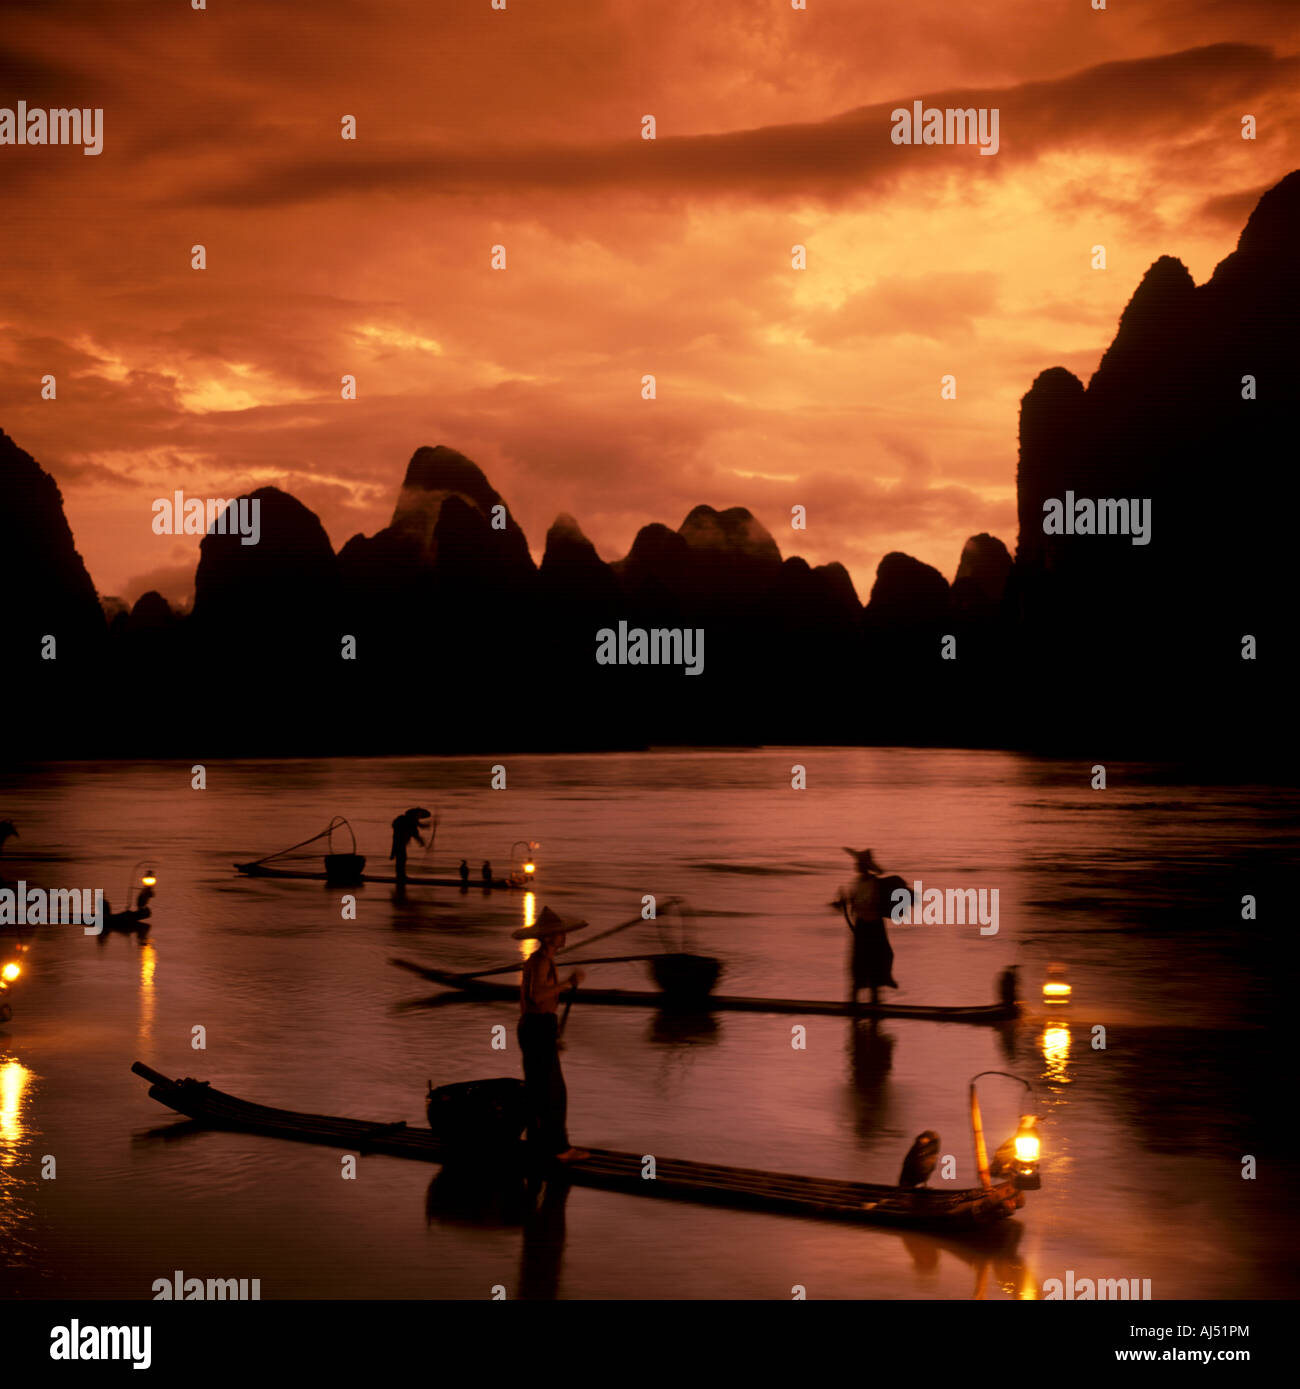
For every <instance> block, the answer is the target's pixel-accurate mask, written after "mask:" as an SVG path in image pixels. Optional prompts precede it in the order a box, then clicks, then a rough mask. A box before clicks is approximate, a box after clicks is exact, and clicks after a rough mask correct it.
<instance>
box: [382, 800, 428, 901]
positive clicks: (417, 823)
mask: <svg viewBox="0 0 1300 1389" xmlns="http://www.w3.org/2000/svg"><path fill="white" fill-rule="evenodd" d="M428 818H429V812H428V811H427V810H425V809H424V808H423V807H422V806H418V805H417V806H414V807H413V808H412V809H410V810H407V811H404V812H403V813H402V814H401V815H399V816H398V817H397V818H396V819H395V820H394V821H393V848H392V852H391V853H390V854H389V855H388V857H389V858H391V859H396V860H397V881H398V882H399V883H405V882H406V846H407V845H408V844H409V843H410V842H411V840H412V839H414V840H415V842H416V843H417V844H420V845H423V843H424V840H423V839H421V838H420V830H421V828H422V827H423V825H424V823H425V822H426V821H427V820H428Z"/></svg>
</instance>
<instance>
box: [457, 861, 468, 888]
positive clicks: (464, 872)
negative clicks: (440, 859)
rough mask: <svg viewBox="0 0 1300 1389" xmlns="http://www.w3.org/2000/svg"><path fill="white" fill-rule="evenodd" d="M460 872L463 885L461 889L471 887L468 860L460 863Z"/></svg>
mask: <svg viewBox="0 0 1300 1389" xmlns="http://www.w3.org/2000/svg"><path fill="white" fill-rule="evenodd" d="M459 872H460V885H461V887H468V886H469V861H468V860H467V859H461V861H460V869H459Z"/></svg>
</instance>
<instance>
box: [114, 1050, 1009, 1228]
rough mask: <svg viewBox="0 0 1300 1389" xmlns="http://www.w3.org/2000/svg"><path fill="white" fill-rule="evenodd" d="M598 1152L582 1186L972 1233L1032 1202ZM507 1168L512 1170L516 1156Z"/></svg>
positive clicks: (153, 1084) (156, 1075) (176, 1097)
mask: <svg viewBox="0 0 1300 1389" xmlns="http://www.w3.org/2000/svg"><path fill="white" fill-rule="evenodd" d="M131 1069H132V1071H134V1072H135V1074H136V1075H138V1076H142V1077H143V1078H144V1079H145V1080H147V1081H149V1083H150V1089H149V1096H150V1098H151V1099H155V1100H157V1101H158V1102H159V1103H160V1104H163V1105H166V1106H167V1107H168V1108H169V1109H174V1110H176V1112H177V1113H179V1114H184V1115H186V1116H187V1117H189V1118H191V1119H194V1120H197V1121H198V1122H200V1123H203V1124H207V1125H210V1126H211V1127H213V1128H221V1129H235V1130H241V1131H245V1132H250V1133H260V1134H265V1135H267V1136H268V1137H272V1138H288V1139H293V1140H295V1141H297V1142H301V1143H320V1144H325V1145H327V1146H329V1147H333V1148H349V1149H355V1150H356V1151H357V1152H358V1153H362V1154H365V1153H384V1154H388V1155H389V1156H392V1157H405V1158H416V1159H418V1160H420V1161H422V1162H435V1163H444V1162H446V1161H447V1159H448V1157H449V1156H450V1153H449V1150H448V1148H447V1147H446V1145H444V1144H442V1143H440V1142H439V1141H438V1140H437V1139H436V1138H435V1137H434V1135H433V1134H432V1133H431V1132H428V1131H426V1130H423V1129H418V1128H411V1127H408V1126H407V1124H406V1122H405V1121H404V1120H402V1121H399V1122H397V1123H395V1124H383V1123H367V1122H365V1121H363V1120H359V1119H339V1118H334V1117H331V1116H329V1115H325V1114H303V1113H299V1112H297V1111H295V1110H291V1109H272V1108H269V1107H268V1106H266V1105H259V1104H250V1103H249V1102H248V1101H247V1100H241V1099H238V1098H236V1097H235V1096H234V1095H228V1094H226V1093H225V1092H224V1091H222V1090H217V1089H214V1088H213V1087H212V1086H211V1085H209V1084H208V1082H207V1081H203V1080H192V1079H190V1078H188V1077H187V1078H186V1079H184V1080H172V1079H170V1078H169V1077H168V1076H165V1075H163V1074H162V1073H161V1072H160V1071H155V1070H154V1069H153V1068H152V1067H150V1066H146V1065H145V1064H144V1063H143V1062H142V1061H137V1062H135V1063H134V1064H133V1065H132V1067H131ZM515 1146H516V1149H517V1152H516V1153H515V1154H507V1155H506V1156H507V1158H508V1159H509V1158H512V1157H513V1158H517V1166H518V1170H519V1171H520V1172H522V1171H523V1170H524V1167H525V1163H524V1145H523V1144H522V1143H519V1144H516V1145H515ZM590 1151H591V1157H590V1158H588V1159H587V1160H586V1161H584V1162H575V1163H569V1164H567V1165H566V1166H565V1168H564V1171H565V1172H566V1174H567V1175H568V1178H569V1180H570V1181H571V1182H573V1184H574V1185H576V1186H590V1187H599V1188H602V1189H604V1190H607V1191H621V1192H625V1193H627V1194H629V1195H636V1196H657V1197H660V1198H661V1199H664V1200H677V1201H696V1202H701V1203H703V1204H706V1205H716V1206H739V1207H747V1208H750V1209H756V1210H766V1211H775V1212H779V1213H783V1214H788V1215H803V1216H811V1217H816V1218H819V1219H827V1220H847V1221H855V1222H857V1223H860V1224H866V1225H890V1226H896V1227H902V1228H907V1229H922V1230H924V1229H929V1230H936V1231H944V1232H950V1233H952V1232H965V1233H969V1232H971V1231H980V1230H984V1229H987V1228H989V1227H993V1226H996V1225H997V1223H998V1222H1000V1221H1001V1220H1003V1219H1005V1218H1006V1217H1007V1216H1010V1215H1011V1214H1012V1213H1013V1212H1014V1211H1016V1210H1017V1209H1019V1207H1020V1206H1022V1205H1023V1204H1024V1196H1023V1194H1022V1193H1021V1192H1019V1191H1018V1190H1017V1189H1016V1186H1015V1184H1014V1183H1013V1182H1002V1183H999V1184H996V1185H994V1186H992V1187H989V1188H984V1187H975V1188H972V1189H970V1190H964V1191H932V1190H930V1189H928V1188H920V1189H917V1190H909V1189H907V1188H905V1187H898V1186H883V1185H880V1184H878V1183H874V1182H845V1181H837V1180H835V1179H833V1178H824V1177H801V1176H795V1175H792V1174H789V1173H785V1172H763V1171H760V1170H758V1169H756V1168H750V1167H723V1166H719V1165H717V1164H715V1163H707V1162H685V1161H681V1160H679V1159H676V1158H661V1157H657V1156H656V1158H655V1175H654V1177H653V1178H646V1177H645V1176H643V1175H642V1174H643V1171H644V1169H645V1158H644V1157H643V1156H642V1155H640V1154H636V1153H621V1152H616V1151H615V1150H613V1149H610V1148H592V1149H591V1150H590ZM506 1166H507V1170H508V1169H509V1166H510V1163H509V1162H507V1164H506Z"/></svg>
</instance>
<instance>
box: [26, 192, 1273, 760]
mask: <svg viewBox="0 0 1300 1389" xmlns="http://www.w3.org/2000/svg"><path fill="white" fill-rule="evenodd" d="M1298 247H1300V172H1297V173H1293V174H1291V175H1289V176H1288V177H1287V178H1285V179H1284V180H1283V181H1282V182H1281V183H1279V184H1278V185H1277V186H1276V187H1275V188H1273V189H1271V190H1270V191H1269V192H1268V193H1267V194H1265V195H1264V197H1263V198H1262V199H1261V200H1260V202H1259V204H1258V206H1257V208H1256V209H1255V212H1254V213H1253V214H1252V216H1251V218H1250V220H1249V222H1248V224H1247V226H1246V228H1245V230H1244V231H1243V233H1242V235H1241V238H1240V241H1239V243H1238V247H1237V250H1236V251H1235V252H1233V253H1232V254H1231V255H1230V256H1228V257H1227V258H1226V259H1225V260H1224V261H1222V262H1221V263H1220V265H1219V266H1218V267H1217V269H1216V270H1215V272H1214V274H1213V276H1212V277H1211V279H1210V280H1209V281H1208V282H1207V283H1206V284H1204V285H1202V286H1199V287H1198V286H1196V285H1195V284H1194V283H1193V281H1192V278H1191V276H1190V274H1189V273H1188V271H1187V269H1186V268H1185V267H1184V266H1183V265H1182V263H1181V262H1180V261H1177V260H1174V259H1172V258H1171V257H1168V256H1162V257H1161V258H1160V259H1159V260H1157V261H1156V262H1155V264H1154V265H1152V267H1151V268H1150V270H1148V272H1147V273H1146V275H1145V276H1144V278H1143V280H1142V282H1141V284H1140V285H1139V286H1138V288H1137V290H1136V292H1135V293H1134V295H1133V298H1132V299H1131V300H1130V302H1129V304H1128V307H1127V308H1126V309H1125V310H1124V313H1123V315H1122V317H1121V319H1120V323H1119V328H1118V332H1117V333H1116V336H1115V340H1114V342H1113V343H1112V344H1111V346H1110V348H1109V349H1108V350H1107V352H1106V353H1105V355H1104V357H1103V358H1102V360H1101V363H1100V366H1099V367H1098V369H1097V371H1096V372H1095V373H1094V375H1093V376H1092V378H1091V380H1090V382H1089V383H1088V385H1087V386H1086V387H1085V386H1084V384H1083V383H1082V382H1081V381H1079V380H1078V379H1077V378H1076V377H1075V376H1073V375H1072V374H1071V373H1069V372H1068V371H1065V370H1064V369H1062V368H1060V367H1053V368H1051V369H1049V370H1047V371H1044V372H1043V373H1042V374H1041V375H1040V376H1039V377H1038V378H1037V380H1035V382H1034V383H1033V386H1032V387H1031V389H1030V390H1029V392H1028V393H1027V394H1026V395H1025V397H1024V399H1023V401H1022V402H1021V417H1020V461H1019V470H1018V476H1017V490H1018V514H1019V538H1018V542H1017V545H1016V552H1015V558H1014V561H1013V559H1012V557H1011V555H1010V553H1009V552H1008V550H1007V547H1006V546H1005V545H1004V544H1003V542H1002V541H1001V540H998V539H997V538H995V537H993V536H990V535H987V534H980V535H976V536H973V537H972V538H971V539H970V540H968V541H967V543H966V545H965V547H964V549H963V551H962V554H961V557H960V562H959V564H958V567H957V571H956V578H955V580H954V582H953V584H952V585H951V586H950V585H949V584H948V583H947V581H946V580H945V579H944V577H943V575H942V574H941V573H939V571H938V570H936V569H934V568H932V567H930V566H929V565H926V564H922V563H921V562H920V561H918V560H916V559H913V558H911V557H910V556H908V555H905V554H901V553H897V552H891V553H889V554H886V555H885V557H884V558H883V559H882V560H881V562H880V565H879V567H878V569H877V572H876V576H875V582H874V584H873V586H872V590H871V593H870V595H869V598H868V601H867V603H866V605H865V607H864V606H863V604H862V603H861V601H860V600H859V598H858V595H857V594H856V592H855V591H854V587H853V584H852V581H851V580H850V578H849V575H848V573H847V572H846V571H845V569H844V568H843V567H842V566H841V565H838V564H830V565H822V566H818V567H816V568H813V567H811V566H809V565H808V564H807V563H806V562H805V561H804V560H802V559H800V558H798V557H797V556H790V557H785V558H783V557H782V555H781V552H780V550H779V548H778V546H777V544H776V541H775V540H774V538H773V537H772V535H771V534H770V533H769V532H768V531H767V530H766V529H765V528H764V527H763V525H762V524H761V523H760V522H759V521H758V520H757V519H756V518H755V517H754V516H753V515H752V514H751V513H750V512H749V511H747V510H746V509H744V508H743V507H731V508H729V509H727V510H724V511H718V510H715V509H714V508H713V507H711V506H704V505H701V506H697V507H695V508H694V509H693V510H692V511H691V512H690V514H689V515H688V516H687V517H686V518H685V520H683V522H682V523H681V525H680V526H679V527H678V528H677V529H676V530H673V529H671V528H670V527H668V526H666V525H663V524H660V523H657V522H656V523H652V524H649V525H646V526H644V527H643V528H642V529H641V531H640V532H639V533H638V534H637V536H636V538H635V540H634V541H633V544H632V546H631V549H630V550H629V552H628V554H627V555H626V556H625V557H624V558H623V559H621V560H617V561H615V562H613V563H606V562H605V561H603V560H602V559H601V558H600V556H599V555H598V554H597V553H596V550H595V548H594V546H593V545H592V544H591V542H590V541H589V540H588V539H587V538H586V536H585V535H584V534H583V532H582V529H581V526H580V525H579V523H578V521H577V520H575V519H574V518H573V517H571V516H567V515H561V516H559V517H557V518H556V520H555V522H554V524H553V525H552V526H551V529H550V530H549V532H548V533H547V536H546V548H545V553H544V555H543V558H542V562H541V565H540V567H539V566H537V565H536V564H535V563H534V561H533V558H532V556H531V554H530V553H529V549H528V544H527V539H526V537H525V536H524V533H523V531H522V530H521V529H520V527H519V525H518V523H517V522H516V521H515V520H514V518H513V517H512V516H511V514H510V511H509V507H508V505H507V503H506V501H505V499H504V498H503V497H501V496H500V495H499V494H498V493H497V492H496V491H495V489H494V488H493V487H492V485H491V484H490V482H489V481H488V479H487V478H486V477H485V476H484V474H483V472H482V471H481V470H480V469H479V468H478V467H477V466H476V465H475V464H474V463H473V462H471V460H469V459H468V458H466V457H464V456H463V455H462V454H460V453H457V452H456V451H455V450H453V449H450V448H447V447H444V446H438V447H436V448H428V447H426V448H420V449H418V450H417V451H416V453H415V454H414V455H413V456H412V458H411V460H410V463H409V464H408V466H407V470H406V475H405V478H404V479H403V482H402V486H401V490H400V492H399V494H398V497H397V502H396V505H395V507H394V510H393V516H392V520H391V522H390V523H389V525H388V526H386V527H385V528H384V529H383V530H381V531H379V532H378V533H377V534H375V535H372V536H364V535H356V536H353V537H352V538H351V539H350V540H349V541H348V542H347V543H346V544H345V545H344V546H343V547H342V548H341V549H340V550H339V552H338V553H337V555H336V554H335V553H334V551H333V549H332V547H331V545H330V543H329V540H328V537H327V536H326V534H325V531H324V529H323V528H322V526H321V524H320V522H319V520H318V519H317V518H316V516H315V515H314V514H313V513H312V512H311V511H309V510H308V509H307V508H306V507H304V506H303V505H302V504H301V503H300V502H298V501H297V500H296V499H295V498H293V497H291V496H289V495H288V494H286V493H284V492H282V491H280V490H278V489H276V488H260V489H258V490H257V491H256V492H253V493H251V494H249V495H250V497H251V498H255V499H257V500H258V501H259V502H260V505H261V526H260V530H261V534H260V540H259V543H258V544H256V545H243V544H241V539H240V537H239V536H238V535H234V534H232V535H218V534H208V535H206V536H205V537H204V539H203V541H202V544H201V550H200V560H199V565H198V569H197V573H196V576H195V598H194V606H193V610H192V612H191V613H190V614H188V615H185V616H177V615H175V614H173V613H172V612H171V610H170V609H169V608H168V606H167V604H166V602H165V601H164V600H163V599H162V598H161V597H159V596H158V595H157V594H156V593H149V594H146V595H145V596H144V597H143V598H141V599H140V600H139V601H138V602H137V603H136V604H135V606H134V608H133V609H131V611H130V612H129V613H128V612H126V611H124V610H119V611H116V612H115V614H114V615H113V617H112V621H111V623H110V622H109V621H108V620H107V619H106V616H105V609H104V608H103V607H102V606H101V604H100V602H99V601H98V599H97V597H96V594H95V590H94V587H93V585H92V583H91V580H90V577H89V575H88V574H87V572H86V568H85V565H84V564H83V563H82V560H81V558H80V556H79V555H78V553H77V550H76V547H75V544H74V540H73V536H72V533H71V531H70V529H69V527H68V524H67V521H66V519H65V517H64V513H63V505H62V498H61V496H60V494H59V490H58V487H57V486H56V484H55V482H54V480H53V479H52V478H51V477H50V476H49V475H48V474H47V473H46V472H44V471H43V469H41V467H40V466H39V465H38V464H37V463H36V461H35V460H34V459H33V458H32V457H31V456H30V455H29V454H27V453H25V452H24V451H23V450H22V449H20V448H19V447H18V446H17V445H16V444H15V443H14V442H13V441H12V440H11V439H9V438H8V436H6V435H4V434H3V433H0V576H2V577H3V580H4V588H3V592H4V595H5V606H6V615H7V621H6V624H5V625H6V648H7V653H8V655H9V657H10V672H11V678H10V681H9V682H7V683H8V684H9V686H10V692H11V694H12V695H13V699H12V700H11V701H10V703H11V704H12V706H13V707H12V708H11V710H10V712H9V717H8V720H7V723H8V728H7V731H8V733H9V735H10V740H11V744H12V743H13V742H14V740H17V742H18V744H19V745H20V747H21V752H22V754H23V755H33V756H34V755H47V756H62V755H74V754H76V755H103V754H113V753H122V754H130V755H144V754H148V753H149V752H155V751H156V752H159V753H162V752H169V753H170V752H177V753H183V754H185V755H189V754H190V753H193V755H195V756H198V755H199V754H200V753H205V754H206V755H212V753H214V752H216V753H221V752H227V753H241V752H242V753H246V754H256V753H288V752H297V751H302V752H321V753H328V752H380V751H385V752H419V751H443V750H453V749H469V748H475V749H500V750H506V749H511V748H514V749H518V748H539V749H546V748H562V747H612V746H632V747H635V746H642V745H645V744H648V743H661V742H689V743H716V742H725V743H737V742H742V743H748V742H786V741H789V742H849V743H854V742H895V741H915V742H932V743H972V744H1004V745H1005V744H1020V745H1024V744H1036V745H1044V746H1054V747H1059V748H1062V749H1065V748H1071V749H1073V748H1078V749H1080V750H1083V751H1086V752H1090V753H1095V755H1097V756H1102V755H1104V754H1106V753H1107V752H1109V753H1110V754H1111V755H1119V754H1120V753H1129V754H1132V753H1134V752H1150V753H1151V754H1152V755H1154V754H1155V753H1156V752H1158V751H1164V752H1179V751H1183V752H1187V753H1189V754H1191V755H1194V753H1195V751H1196V748H1197V747H1198V746H1199V747H1201V748H1204V749H1215V748H1218V749H1222V748H1224V747H1228V746H1238V745H1244V744H1247V743H1250V744H1252V745H1254V746H1255V747H1256V748H1257V749H1262V750H1265V751H1267V749H1268V748H1269V746H1270V743H1269V739H1270V738H1272V737H1273V736H1274V725H1273V723H1272V719H1273V718H1274V717H1276V716H1277V715H1278V714H1279V713H1280V709H1281V689H1282V678H1281V676H1280V674H1279V673H1278V672H1279V670H1280V656H1279V653H1280V652H1281V651H1282V649H1283V645H1284V642H1285V640H1286V637H1285V635H1284V626H1283V623H1284V618H1285V617H1287V616H1289V607H1290V604H1289V601H1288V597H1289V594H1288V590H1289V587H1290V585H1289V579H1290V575H1289V573H1288V570H1289V568H1290V559H1291V556H1290V549H1289V546H1288V543H1287V542H1288V541H1289V539H1290V529H1291V527H1292V525H1293V523H1294V519H1295V516H1296V511H1295V502H1296V491H1295V482H1294V454H1295V447H1294V443H1293V442H1292V443H1290V444H1288V442H1287V440H1288V439H1289V438H1292V436H1293V433H1294V431H1293V428H1288V426H1292V424H1293V418H1292V416H1291V412H1292V411H1293V410H1294V408H1295V404H1296V385H1295V383H1296V381H1297V372H1298V371H1300V361H1298V360H1297V357H1298V355H1300V352H1298V348H1297V338H1296V328H1295V325H1296V323H1297V319H1298V316H1300V254H1298V252H1297V248H1298ZM1071 495H1073V497H1074V498H1076V499H1077V498H1086V499H1120V498H1124V499H1130V500H1133V501H1141V502H1143V503H1144V504H1146V505H1149V511H1148V512H1147V513H1145V514H1146V515H1147V516H1148V518H1149V534H1148V537H1147V540H1146V543H1137V544H1135V543H1134V537H1133V536H1132V535H1125V534H1120V535H1098V534H1079V533H1074V534H1069V533H1064V534H1050V533H1047V532H1045V529H1044V515H1045V511H1044V508H1045V504H1051V503H1052V502H1053V499H1055V500H1057V501H1060V502H1062V503H1063V504H1064V502H1065V499H1067V498H1068V497H1070V496H1071ZM1137 514H1138V512H1137V511H1136V510H1134V512H1133V516H1134V517H1135V518H1136V516H1137ZM620 622H623V623H625V624H627V626H628V627H629V628H646V629H650V628H674V629H677V628H681V629H685V628H702V629H703V630H704V633H705V646H704V658H705V659H704V674H703V675H702V676H700V677H698V678H697V677H690V676H685V675H684V674H683V671H682V669H681V667H680V666H676V667H674V666H651V665H622V666H617V665H615V666H610V665H600V664H597V662H596V646H597V642H596V633H597V631H598V630H599V629H601V628H617V627H618V624H619V623H620ZM1248 635H1249V636H1253V637H1254V638H1255V639H1256V641H1257V642H1258V647H1259V650H1258V655H1257V658H1256V659H1255V660H1243V659H1242V650H1243V639H1244V638H1245V637H1246V636H1248ZM47 636H53V637H54V638H55V640H56V643H57V659H55V660H48V659H43V656H42V642H43V641H44V639H45V638H46V637H47ZM345 638H351V639H352V641H353V642H354V644H355V659H344V655H345V652H344V639H345ZM954 655H955V659H947V658H946V656H948V657H951V656H954ZM1270 672H1271V674H1270ZM1196 740H1199V742H1197V741H1196ZM214 745H215V746H214Z"/></svg>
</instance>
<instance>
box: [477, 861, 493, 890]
mask: <svg viewBox="0 0 1300 1389" xmlns="http://www.w3.org/2000/svg"><path fill="white" fill-rule="evenodd" d="M479 876H480V877H481V878H482V879H483V886H484V887H491V886H492V865H491V864H490V863H488V862H487V860H486V859H484V861H483V867H482V868H480V869H479Z"/></svg>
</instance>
